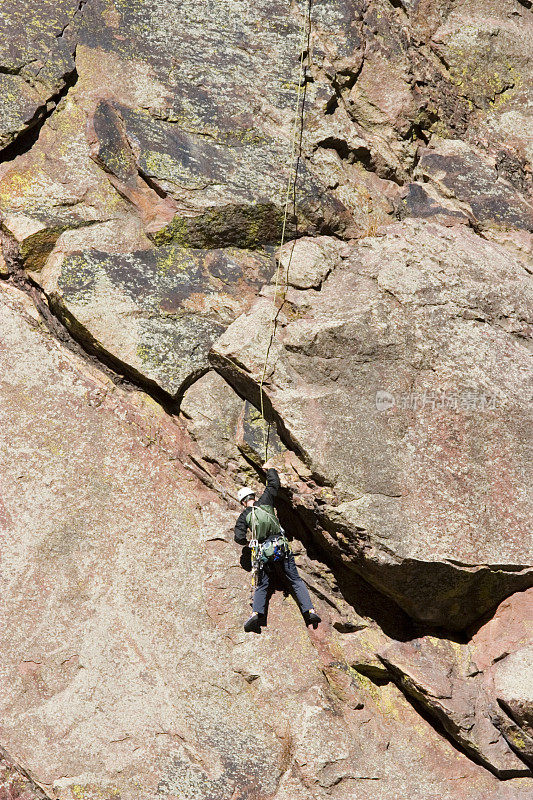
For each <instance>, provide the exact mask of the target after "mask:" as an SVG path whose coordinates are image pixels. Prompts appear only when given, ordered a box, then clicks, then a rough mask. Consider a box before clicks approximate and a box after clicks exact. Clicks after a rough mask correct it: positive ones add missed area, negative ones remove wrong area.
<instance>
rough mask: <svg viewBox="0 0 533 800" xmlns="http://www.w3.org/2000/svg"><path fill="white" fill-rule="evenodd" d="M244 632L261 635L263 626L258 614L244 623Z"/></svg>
mask: <svg viewBox="0 0 533 800" xmlns="http://www.w3.org/2000/svg"><path fill="white" fill-rule="evenodd" d="M244 630H245V631H246V633H250V631H254V632H255V633H261V625H260V622H259V616H258V615H257V614H252V616H251V617H250V619H247V620H246V622H245V623H244Z"/></svg>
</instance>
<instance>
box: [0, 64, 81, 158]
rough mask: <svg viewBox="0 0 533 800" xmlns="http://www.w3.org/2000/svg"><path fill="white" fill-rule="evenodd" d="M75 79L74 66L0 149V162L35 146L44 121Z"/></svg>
mask: <svg viewBox="0 0 533 800" xmlns="http://www.w3.org/2000/svg"><path fill="white" fill-rule="evenodd" d="M77 80H78V71H77V69H76V67H74V69H72V70H70V71H69V72H67V73H66V74H65V75H64V76H63V86H62V88H61V89H60V90H59V91H58V92H55V93H54V94H53V95H52V96H51V97H49V98H48V99H47V100H45V101H44V102H43V103H42V105H40V106H39V107H38V108H37V109H36V111H35V113H34V115H33V117H32V118H31V119H30V120H28V122H26V124H25V126H24V129H23V131H22V132H21V133H19V134H18V135H17V136H15V137H14V139H13V140H12V141H11V142H10V144H8V145H7V146H5V147H3V148H2V149H0V164H3V163H6V162H9V161H14V160H15V159H16V158H17V157H18V156H21V155H24V153H29V151H30V150H31V149H32V148H33V147H35V145H36V144H37V142H38V141H39V136H40V134H41V131H42V129H43V127H44V125H45V123H46V121H47V120H48V119H49V118H50V117H51V116H52V114H53V113H54V112H55V111H56V109H57V107H58V106H59V104H60V103H61V101H62V100H63V99H64V98H65V97H66V96H67V95H68V93H69V91H70V90H71V89H72V87H73V86H75V85H76V83H77Z"/></svg>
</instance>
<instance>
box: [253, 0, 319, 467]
mask: <svg viewBox="0 0 533 800" xmlns="http://www.w3.org/2000/svg"><path fill="white" fill-rule="evenodd" d="M311 2H312V0H308V10H307V12H306V13H304V16H303V21H302V26H301V31H300V65H299V72H298V91H297V95H296V107H295V110H294V121H293V125H292V132H291V154H290V160H289V164H290V167H291V172H290V174H289V177H288V180H287V189H286V192H285V202H284V208H283V224H282V227H281V241H280V257H279V259H278V265H277V268H276V283H275V291H274V299H273V312H272V319H271V321H270V331H269V335H268V344H267V348H266V353H265V363H264V365H263V371H262V374H261V380H260V381H259V400H260V412H261V419H262V420H263V445H264V450H265V461H268V435H269V431H270V425H269V424H268V423H267V421H266V418H265V404H264V390H263V386H264V383H265V376H266V372H267V368H268V358H269V355H270V350H271V348H272V344H273V342H274V336H275V335H276V322H277V318H278V314H279V310H280V309H281V306H280V309H278V310H276V300H277V298H278V292H279V289H280V283H281V280H280V278H281V250H282V248H283V245H284V244H285V236H286V233H287V223H288V219H289V206H290V202H291V190H292V194H293V206H294V208H296V181H297V178H298V161H299V156H298V157H296V148H297V142H298V141H300V140H301V136H302V130H303V108H302V111H301V112H300V104H301V102H302V93H303V87H304V85H305V67H304V61H305V54H306V52H307V50H308V43H309V37H310V32H311ZM308 21H309V27H308ZM298 123H300V125H298ZM298 128H300V130H298ZM293 252H294V241H293V244H292V247H291V251H290V254H289V259H288V261H287V268H286V270H285V279H284V288H283V292H282V294H281V299H282V303H281V305H283V301H284V300H285V295H286V293H287V287H288V282H289V270H290V266H291V262H292V254H293Z"/></svg>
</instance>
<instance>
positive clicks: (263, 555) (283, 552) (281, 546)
mask: <svg viewBox="0 0 533 800" xmlns="http://www.w3.org/2000/svg"><path fill="white" fill-rule="evenodd" d="M290 552H291V546H290V544H289V541H288V539H287V538H286V537H285V536H284V535H283V534H281V536H276V537H275V538H271V539H267V541H266V542H263V544H261V545H259V553H258V557H259V561H260V562H261V566H263V565H264V564H268V563H270V562H274V561H281V560H282V559H283V558H285V556H287V555H288V554H289V553H290Z"/></svg>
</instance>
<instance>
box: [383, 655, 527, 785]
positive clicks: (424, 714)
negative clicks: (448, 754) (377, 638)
mask: <svg viewBox="0 0 533 800" xmlns="http://www.w3.org/2000/svg"><path fill="white" fill-rule="evenodd" d="M380 660H382V659H380ZM383 663H384V665H385V667H386V668H387V669H389V671H390V665H389V664H388V662H387V661H386V660H383ZM395 673H397V671H395V670H393V671H392V673H391V675H392V681H393V682H394V684H395V685H396V686H397V688H398V690H399V691H400V692H401V693H402V695H403V696H404V698H405V700H406V701H407V702H408V703H409V705H410V706H411V707H412V708H413V709H414V710H415V711H416V713H417V714H418V715H419V716H420V717H421V718H422V719H423V720H424V721H425V722H426V723H427V724H428V725H429V726H430V727H431V728H432V729H433V730H434V731H435V733H436V734H438V736H440V737H441V738H442V739H445V740H446V741H447V742H448V744H450V745H451V747H453V749H454V750H455V751H456V752H457V753H460V754H461V755H462V756H466V758H468V759H469V760H470V761H473V762H474V764H478V765H479V766H480V767H483V769H486V770H487V771H488V772H490V773H492V774H493V775H495V776H496V777H497V778H499V779H500V780H509V779H512V778H517V777H524V776H527V775H528V770H527V767H526V765H525V764H524V770H523V771H521V772H519V771H518V770H517V771H516V773H515V772H511V771H509V773H508V774H505V775H501V774H500V775H499V774H498V771H497V770H496V769H494V768H493V767H492V765H491V764H489V763H488V762H486V761H484V760H483V759H481V758H480V757H479V755H478V754H477V753H476V751H475V750H474V749H473V748H471V747H468V745H466V746H465V745H463V743H462V742H460V741H458V740H457V739H455V738H454V736H453V735H452V734H451V733H450V732H449V731H447V730H446V728H445V726H444V724H443V722H442V721H441V720H440V719H438V718H437V717H436V716H435V715H434V714H432V713H431V711H429V710H428V708H427V707H426V706H425V705H424V703H423V702H422V701H421V700H419V699H417V698H416V697H415V696H414V695H413V694H412V693H411V692H409V691H406V689H405V688H404V686H403V685H402V681H401V679H400V678H399V676H398V674H395ZM495 732H496V731H495Z"/></svg>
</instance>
